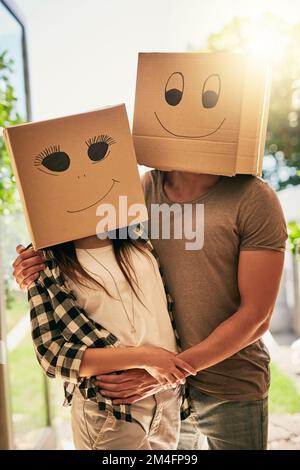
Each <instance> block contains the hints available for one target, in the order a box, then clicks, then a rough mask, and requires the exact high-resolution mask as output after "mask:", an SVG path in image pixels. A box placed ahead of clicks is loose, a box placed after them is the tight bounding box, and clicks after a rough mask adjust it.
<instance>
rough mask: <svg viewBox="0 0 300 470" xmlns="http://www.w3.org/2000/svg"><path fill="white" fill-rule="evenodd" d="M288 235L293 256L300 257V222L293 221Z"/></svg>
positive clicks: (290, 223)
mask: <svg viewBox="0 0 300 470" xmlns="http://www.w3.org/2000/svg"><path fill="white" fill-rule="evenodd" d="M288 234H289V242H290V249H291V252H292V253H293V255H297V257H300V222H297V221H295V220H294V221H292V222H289V223H288Z"/></svg>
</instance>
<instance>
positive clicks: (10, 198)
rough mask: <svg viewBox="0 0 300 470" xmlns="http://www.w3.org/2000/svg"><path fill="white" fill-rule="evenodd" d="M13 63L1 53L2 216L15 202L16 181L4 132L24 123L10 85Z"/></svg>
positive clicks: (0, 139)
mask: <svg viewBox="0 0 300 470" xmlns="http://www.w3.org/2000/svg"><path fill="white" fill-rule="evenodd" d="M12 67H13V61H12V60H11V59H9V58H8V57H7V51H4V52H2V53H0V215H2V214H3V213H6V212H9V209H10V208H11V207H12V206H13V205H14V202H15V194H16V192H15V180H14V177H13V172H12V169H11V165H10V160H9V156H8V152H7V149H6V147H5V143H4V140H3V135H2V131H3V128H5V127H7V126H13V125H15V124H20V123H21V122H22V119H21V117H20V116H19V114H18V113H17V112H16V111H15V104H16V101H17V98H16V97H15V94H14V89H13V87H12V85H11V84H10V76H11V74H12V73H13V68H12Z"/></svg>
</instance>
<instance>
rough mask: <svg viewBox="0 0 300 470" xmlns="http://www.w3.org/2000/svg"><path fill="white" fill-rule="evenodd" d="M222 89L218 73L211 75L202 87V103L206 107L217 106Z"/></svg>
mask: <svg viewBox="0 0 300 470" xmlns="http://www.w3.org/2000/svg"><path fill="white" fill-rule="evenodd" d="M220 91H221V79H220V76H219V75H217V74H213V75H210V76H209V77H207V79H206V80H205V82H204V85H203V88H202V104H203V106H204V108H213V107H214V106H216V104H217V102H218V99H219V96H220Z"/></svg>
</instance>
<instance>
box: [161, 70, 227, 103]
mask: <svg viewBox="0 0 300 470" xmlns="http://www.w3.org/2000/svg"><path fill="white" fill-rule="evenodd" d="M183 92H184V76H183V74H182V73H181V72H173V73H172V74H171V75H170V77H169V78H168V80H167V83H166V86H165V100H166V102H167V103H168V104H169V105H170V106H177V105H178V104H179V103H180V101H181V100H182V96H183ZM220 92H221V78H220V76H219V75H217V74H212V75H210V76H209V77H207V79H206V80H205V82H204V84H203V88H202V105H203V107H204V108H213V107H214V106H216V104H217V102H218V100H219V96H220Z"/></svg>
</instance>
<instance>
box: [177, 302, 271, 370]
mask: <svg viewBox="0 0 300 470" xmlns="http://www.w3.org/2000/svg"><path fill="white" fill-rule="evenodd" d="M270 313H271V312H270ZM264 318H265V319H264V320H260V321H254V320H253V312H247V311H245V310H244V309H242V308H241V309H239V310H238V311H237V312H236V313H235V314H234V315H232V316H231V317H230V318H228V319H227V320H225V321H224V322H223V323H221V324H220V325H219V326H218V327H217V328H216V329H215V330H214V331H213V332H212V333H211V334H210V335H209V336H208V337H207V338H206V339H205V340H203V341H202V342H201V343H199V344H197V345H195V346H193V347H191V348H189V349H187V350H186V351H184V352H182V353H180V354H179V357H180V358H181V359H183V360H184V361H186V362H188V363H189V364H191V365H192V366H193V367H195V369H196V370H198V371H200V370H202V369H206V368H208V367H211V366H213V365H214V364H217V363H218V362H221V361H223V360H225V359H227V358H228V357H230V356H232V355H233V354H235V353H237V352H238V351H240V350H241V349H243V348H245V347H246V346H248V345H249V344H252V343H254V342H255V341H256V340H258V339H259V338H260V337H261V336H262V335H263V333H264V332H265V331H266V330H267V327H268V318H269V314H268V315H265V317H264Z"/></svg>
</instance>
